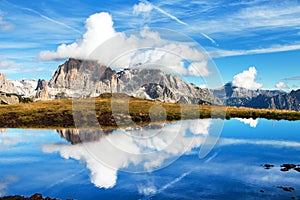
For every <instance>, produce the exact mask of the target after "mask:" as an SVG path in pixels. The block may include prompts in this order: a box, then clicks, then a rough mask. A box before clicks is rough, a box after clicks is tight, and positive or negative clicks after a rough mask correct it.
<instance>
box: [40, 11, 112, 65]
mask: <svg viewBox="0 0 300 200" xmlns="http://www.w3.org/2000/svg"><path fill="white" fill-rule="evenodd" d="M85 28H86V32H85V33H84V34H83V36H82V38H80V39H78V40H77V41H76V42H74V43H72V44H69V45H66V44H62V45H60V46H59V47H58V48H57V50H56V51H55V52H53V51H42V52H40V54H39V58H40V59H41V60H57V59H66V58H79V59H84V58H86V57H87V56H88V55H90V54H91V53H92V52H93V51H94V49H95V48H96V47H98V46H99V45H101V44H102V43H103V42H105V41H106V40H108V39H109V38H111V37H113V36H114V35H115V34H116V32H115V30H114V28H113V21H112V17H111V15H110V14H108V13H106V12H102V13H96V14H93V15H91V16H90V17H89V18H88V19H87V20H86V22H85Z"/></svg>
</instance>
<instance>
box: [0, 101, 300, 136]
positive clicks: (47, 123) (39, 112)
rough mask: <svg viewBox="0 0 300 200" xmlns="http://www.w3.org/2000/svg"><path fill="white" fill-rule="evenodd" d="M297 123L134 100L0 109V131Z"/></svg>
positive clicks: (271, 113) (269, 114)
mask: <svg viewBox="0 0 300 200" xmlns="http://www.w3.org/2000/svg"><path fill="white" fill-rule="evenodd" d="M207 118H213V119H226V120H228V119H230V118H253V119H256V118H265V119H270V120H300V112H297V111H292V110H274V109H256V108H245V107H239V108H238V107H229V106H210V105H195V104H179V103H163V102H158V101H150V100H145V99H138V98H134V97H126V98H125V97H124V96H117V97H114V98H112V97H109V96H108V97H97V98H88V99H76V100H72V99H61V100H51V101H39V102H32V103H20V104H14V105H1V106H0V127H1V128H42V129H45V128H83V129H84V128H99V127H101V129H106V130H109V129H115V128H120V127H129V126H135V125H147V124H150V123H171V122H174V121H180V120H192V119H207Z"/></svg>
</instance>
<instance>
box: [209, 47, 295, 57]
mask: <svg viewBox="0 0 300 200" xmlns="http://www.w3.org/2000/svg"><path fill="white" fill-rule="evenodd" d="M299 49H300V44H292V45H274V46H271V47H268V48H259V49H249V50H224V49H216V48H210V51H209V55H210V56H211V57H214V58H221V57H230V56H241V55H253V54H264V53H275V52H284V51H293V50H299Z"/></svg>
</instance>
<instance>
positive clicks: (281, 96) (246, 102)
mask: <svg viewBox="0 0 300 200" xmlns="http://www.w3.org/2000/svg"><path fill="white" fill-rule="evenodd" d="M211 91H212V93H213V94H214V95H215V96H216V97H218V98H219V99H220V100H222V102H223V103H224V104H225V105H228V106H237V107H241V106H244V107H250V108H270V109H285V110H297V111H299V110H300V90H297V91H292V92H290V93H287V92H284V91H281V90H249V89H246V88H240V87H236V86H233V85H232V83H227V84H225V85H224V87H222V88H218V89H214V90H211ZM224 91H225V92H224Z"/></svg>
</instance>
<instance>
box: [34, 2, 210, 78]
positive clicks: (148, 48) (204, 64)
mask: <svg viewBox="0 0 300 200" xmlns="http://www.w3.org/2000/svg"><path fill="white" fill-rule="evenodd" d="M137 9H138V8H137ZM139 9H141V8H139ZM85 27H86V32H85V33H84V34H83V36H82V38H81V39H79V40H77V41H76V42H74V43H72V44H69V45H67V44H62V45H60V46H59V47H58V48H57V49H56V51H42V52H40V54H39V58H40V59H41V60H57V59H67V58H70V57H72V58H78V59H92V60H98V61H99V62H100V63H101V64H104V65H107V66H112V67H114V68H119V69H122V68H125V67H129V68H134V67H137V66H138V67H140V66H145V67H149V66H150V65H138V64H151V67H155V66H156V67H157V68H159V69H161V70H164V71H167V72H171V73H177V74H181V75H189V76H208V75H210V71H209V64H208V59H209V57H208V55H207V54H206V53H205V52H204V51H203V50H202V49H201V48H200V47H198V46H197V44H195V43H194V44H191V42H179V41H174V40H170V39H164V38H162V37H161V32H160V31H166V30H161V29H159V30H154V31H153V30H150V29H149V28H147V27H146V28H144V29H142V30H140V31H132V32H117V31H115V29H114V27H113V21H112V17H111V15H109V14H108V13H97V14H94V15H91V16H90V17H89V18H88V19H87V20H86V25H85ZM171 34H173V35H171ZM176 34H178V33H174V32H167V33H166V32H164V35H170V37H172V36H173V37H174V36H176V37H178V36H180V35H176ZM176 37H175V38H176ZM181 37H182V36H181ZM185 39H186V38H185ZM185 61H187V62H188V63H191V65H190V66H185V64H184V63H185Z"/></svg>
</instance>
